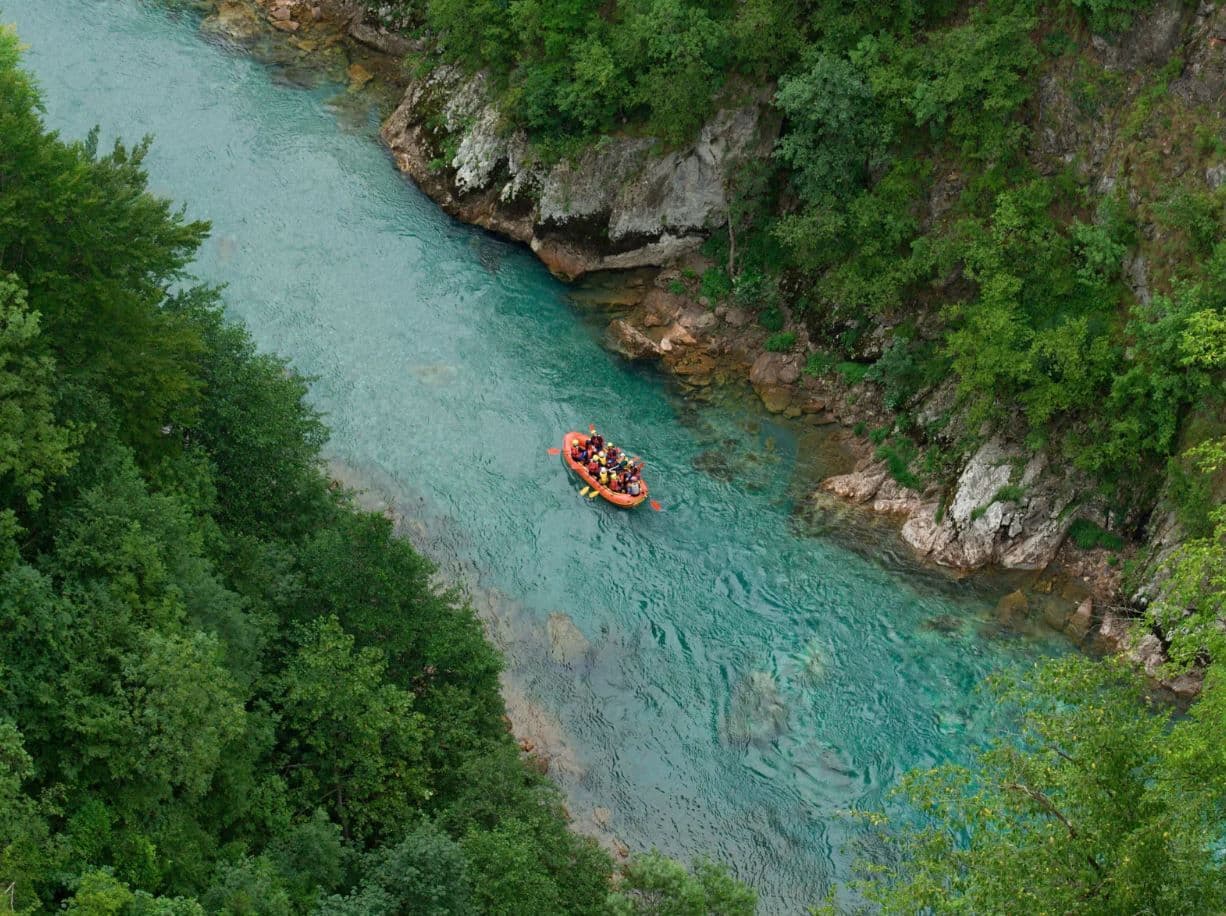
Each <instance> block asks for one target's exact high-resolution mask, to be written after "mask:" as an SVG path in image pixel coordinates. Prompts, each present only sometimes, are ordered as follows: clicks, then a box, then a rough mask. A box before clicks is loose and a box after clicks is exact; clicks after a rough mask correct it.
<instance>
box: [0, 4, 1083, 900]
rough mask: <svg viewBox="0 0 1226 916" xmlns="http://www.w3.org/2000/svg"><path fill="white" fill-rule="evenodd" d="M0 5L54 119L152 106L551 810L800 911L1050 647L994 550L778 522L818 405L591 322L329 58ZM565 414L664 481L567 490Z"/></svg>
mask: <svg viewBox="0 0 1226 916" xmlns="http://www.w3.org/2000/svg"><path fill="white" fill-rule="evenodd" d="M0 21H7V22H15V23H16V25H17V28H18V31H19V34H20V36H21V38H22V40H23V41H24V42H25V43H26V44H27V45H29V50H28V52H27V55H26V65H27V66H28V67H29V68H31V69H32V70H33V72H34V73H35V74H36V75H37V77H38V80H39V82H40V84H41V86H42V88H43V92H44V97H45V102H46V106H47V121H48V123H49V124H50V125H51V126H52V127H55V128H57V129H59V130H61V131H62V132H63V133H64V134H65V136H67V137H81V136H84V135H85V133H86V132H87V131H88V130H89V129H90V128H91V127H92V126H93V125H94V124H99V125H100V126H101V129H102V135H103V142H104V143H109V142H110V139H112V138H114V137H116V136H121V137H123V138H125V139H126V140H128V141H135V140H137V139H139V138H140V137H141V136H142V135H144V134H147V133H152V134H153V135H155V138H156V139H155V144H154V147H153V150H152V152H151V154H150V157H149V159H148V163H147V164H148V168H149V172H150V175H151V185H152V187H153V188H154V189H155V190H156V191H157V192H158V193H161V194H165V195H167V196H169V197H172V198H174V199H175V200H178V201H183V202H185V204H186V206H187V208H188V212H189V214H191V215H192V216H196V217H203V218H208V219H210V220H212V222H213V236H212V238H211V239H210V240H209V241H208V242H207V243H206V245H205V247H204V249H203V251H202V252H201V256H200V258H199V262H198V264H197V267H196V271H197V273H198V275H199V276H200V277H201V278H202V279H204V280H207V281H209V282H215V283H226V284H228V289H227V291H226V294H225V295H226V302H227V305H228V308H229V310H230V312H231V313H232V314H233V315H234V316H235V317H236V318H239V319H241V320H243V321H245V322H246V324H247V326H248V327H249V328H250V329H251V332H252V334H253V335H254V337H255V339H256V341H257V342H258V343H259V345H260V346H261V347H263V348H265V349H269V350H275V351H277V352H279V353H281V354H284V355H285V356H287V357H289V358H290V359H291V360H292V361H293V363H294V364H295V366H297V367H298V369H300V370H301V371H302V372H304V373H306V374H308V375H311V376H314V377H315V379H316V380H315V382H314V384H313V388H312V397H313V399H314V401H315V403H316V404H317V405H318V406H319V407H320V409H322V410H323V411H324V412H325V413H326V416H327V420H328V423H329V424H330V426H331V428H332V432H333V436H332V441H331V443H330V445H329V454H330V455H331V456H332V457H333V458H335V459H336V460H337V461H338V462H339V463H341V464H343V465H344V466H345V467H346V468H348V469H350V472H351V473H352V475H353V480H355V481H358V482H362V483H363V484H365V485H369V486H371V487H372V488H377V489H378V490H379V491H380V492H381V493H382V494H383V498H384V499H386V500H387V501H389V502H392V503H394V504H395V505H396V506H397V507H398V509H399V511H401V512H402V513H404V514H405V515H406V516H407V517H408V518H410V519H412V520H413V524H412V526H411V529H412V530H411V531H410V534H411V535H412V536H413V538H414V540H415V541H416V542H417V543H418V545H419V546H420V547H421V548H422V549H424V550H425V551H426V552H428V553H429V554H430V555H431V556H433V557H434V558H435V559H436V560H437V561H438V562H439V563H440V565H441V567H442V568H443V570H444V572H445V573H447V574H448V575H451V576H454V577H458V578H462V579H463V580H465V581H467V582H468V583H469V584H471V585H472V587H473V589H474V593H477V592H478V591H479V592H480V594H481V595H482V596H484V597H483V598H482V601H485V602H487V604H488V605H489V606H488V607H487V608H485V609H484V616H485V617H486V619H487V621H489V622H490V624H491V630H492V634H493V636H494V637H495V638H496V639H497V641H498V642H499V644H500V645H501V646H503V648H504V650H505V651H506V652H507V655H508V664H509V667H510V669H511V675H512V678H513V682H514V684H515V685H516V689H517V690H520V691H522V692H523V694H524V695H525V696H526V697H527V701H529V702H530V703H531V704H532V706H533V707H534V708H535V709H537V710H538V711H539V712H540V714H541V715H543V716H546V717H548V718H549V721H550V723H551V724H550V727H551V728H554V727H556V728H557V730H558V731H559V732H560V733H563V734H564V735H565V741H566V743H567V745H568V746H569V748H570V749H571V752H572V756H568V757H567V758H566V759H565V761H563V762H562V763H560V764H559V766H558V767H557V768H556V769H557V772H556V775H557V776H558V778H559V781H560V782H561V783H562V785H563V787H564V789H565V791H566V793H567V796H568V804H569V808H570V810H571V811H572V812H573V814H574V815H575V817H576V819H577V820H579V821H589V820H591V819H592V817H591V813H592V812H593V811H594V810H595V809H597V808H600V809H607V810H608V813H607V815H605V814H601V815H599V816H598V818H597V820H607V822H608V830H610V831H611V832H612V833H614V834H616V835H617V836H618V837H620V838H621V839H622V840H624V841H625V842H627V843H628V844H630V845H631V846H632V847H634V848H649V847H652V846H655V847H659V848H660V849H662V850H664V851H666V852H668V853H670V854H674V855H678V856H682V857H689V856H691V855H694V854H698V853H706V854H709V855H711V856H714V857H716V858H719V859H723V860H725V861H728V862H730V863H733V864H734V866H735V870H736V871H737V873H738V874H739V875H740V876H741V877H742V878H744V879H746V880H748V881H750V882H751V883H753V884H754V885H755V886H756V887H757V888H758V889H759V890H760V891H761V893H762V895H763V911H764V912H781V913H784V912H786V913H796V912H802V911H803V909H804V907H805V906H807V905H809V904H812V903H814V902H817V901H818V900H819V899H820V898H821V897H822V896H823V895H824V893H825V892H826V890H827V889H828V887H829V885H830V882H831V881H832V880H836V879H839V878H845V877H847V875H848V866H849V857H851V856H853V855H854V854H855V850H854V849H853V848H849V847H853V846H854V840H855V838H856V836H857V830H858V828H857V827H855V826H854V825H853V824H852V823H850V822H849V821H848V820H847V819H846V818H845V817H844V814H845V812H847V811H849V810H852V809H864V808H873V807H876V806H880V805H882V804H885V803H886V798H887V795H888V792H889V789H890V788H891V787H892V786H893V785H895V784H896V782H897V780H898V778H899V776H900V775H901V774H902V773H903V772H905V771H906V770H908V769H911V768H913V767H916V766H926V765H930V764H932V763H935V762H938V761H943V760H949V759H963V758H965V757H966V755H967V754H968V752H969V750H970V749H971V748H972V747H973V746H974V745H975V743H976V742H979V741H982V740H983V739H985V738H986V737H987V736H989V735H990V734H991V733H992V730H993V728H994V727H995V724H996V723H994V721H993V710H992V708H991V704H990V703H989V702H988V701H987V700H986V698H984V697H983V696H981V695H978V694H977V693H976V688H977V687H978V685H979V684H980V683H981V682H982V681H983V680H984V678H985V676H986V675H987V674H988V673H990V672H991V671H993V670H995V669H998V668H1000V667H1001V666H1005V665H1011V664H1021V663H1027V662H1028V661H1030V660H1032V659H1034V658H1037V657H1039V656H1041V655H1043V654H1045V653H1049V652H1053V651H1059V650H1060V648H1061V647H1062V645H1063V644H1062V642H1061V641H1059V640H1058V639H1057V638H1055V637H1054V636H1053V637H1051V638H1050V639H1047V638H1043V637H1041V636H1031V637H1027V638H1021V637H1018V636H1016V635H1011V634H1009V633H1006V632H1003V631H1001V630H999V629H998V628H997V627H996V626H995V624H994V622H993V616H992V608H993V604H994V599H995V598H996V597H998V596H999V594H1000V589H999V586H998V585H997V586H994V585H993V584H992V583H991V582H989V581H988V580H984V579H976V580H970V581H964V582H955V581H953V580H951V579H949V578H948V577H946V576H944V575H941V574H937V573H931V572H924V571H922V570H920V569H918V568H917V567H915V566H913V565H912V564H910V563H909V562H908V561H907V559H906V556H905V552H904V551H903V550H902V548H901V546H900V545H898V544H897V542H896V541H894V540H891V539H890V538H882V539H880V540H874V541H872V542H871V544H869V545H866V546H862V548H861V549H859V550H853V549H849V545H848V542H847V540H846V538H845V537H843V538H840V537H839V536H836V535H837V533H836V532H833V531H830V530H827V531H825V532H824V533H823V532H822V531H821V530H820V526H819V530H817V531H815V530H814V528H813V526H812V525H808V524H805V523H803V522H802V521H801V519H800V515H799V514H798V513H797V511H796V510H797V501H798V499H799V498H800V497H801V496H802V495H803V493H804V492H806V491H807V490H808V489H810V488H811V484H812V482H813V479H814V478H815V476H816V473H817V472H818V471H820V468H817V469H814V468H813V467H812V465H811V463H810V462H808V461H805V462H798V460H797V457H798V454H802V453H803V454H806V455H807V454H809V453H810V451H811V450H812V449H813V448H814V446H815V443H816V440H815V439H814V438H813V437H814V436H815V435H817V434H815V433H813V432H811V431H806V430H805V429H804V428H803V427H797V426H791V425H783V424H780V423H777V422H775V421H774V420H772V419H770V418H769V417H765V416H763V415H762V414H761V412H760V411H758V410H757V409H756V408H755V407H754V406H753V405H752V404H751V403H749V402H747V401H745V400H743V399H741V398H739V397H736V396H734V395H728V396H724V395H716V396H713V397H712V398H711V399H710V400H709V401H704V402H696V401H693V400H687V399H686V398H685V397H684V396H683V395H682V394H681V393H680V392H679V391H677V390H676V389H675V388H674V387H673V386H672V385H671V384H670V383H668V382H666V381H665V380H663V379H661V378H660V377H658V376H657V375H656V374H655V373H654V372H652V371H651V370H648V369H641V368H637V367H633V366H629V365H627V364H625V363H623V362H622V361H620V360H619V359H618V358H616V357H614V356H611V355H610V354H608V353H606V352H605V351H604V350H603V349H602V348H601V347H600V345H599V334H598V331H599V325H598V323H597V322H596V321H595V320H589V319H588V318H585V314H586V312H585V311H584V310H583V309H580V308H577V307H576V306H575V305H574V304H573V303H572V302H570V301H569V300H568V297H567V290H566V288H565V287H563V286H562V285H561V284H559V283H557V282H556V281H554V280H553V279H552V278H551V277H550V276H549V275H548V273H547V272H546V271H545V270H544V269H543V268H542V267H541V266H540V265H539V264H538V263H537V262H536V261H535V260H534V259H533V258H532V257H531V255H530V254H529V253H528V252H526V251H524V250H522V249H520V248H517V247H515V246H512V245H509V244H505V243H503V242H501V241H499V240H496V239H493V238H491V237H489V236H488V235H485V234H483V233H481V232H479V231H477V230H474V229H471V228H469V227H465V226H462V225H459V224H457V223H455V222H454V221H452V220H450V219H449V218H448V217H446V216H445V215H443V214H442V213H441V212H440V211H438V209H437V208H436V207H435V206H434V205H433V204H432V203H431V202H430V201H429V200H428V199H426V198H425V197H424V196H423V195H421V194H420V193H419V192H418V191H417V190H416V189H415V188H414V187H412V185H411V184H409V183H408V182H406V181H405V180H404V179H403V178H402V177H401V176H399V175H398V174H396V172H395V171H394V169H393V168H392V165H391V162H390V160H389V158H388V156H387V155H386V154H385V152H384V151H383V150H382V149H381V148H380V146H379V145H378V143H377V142H376V137H375V125H374V124H373V123H369V122H366V121H364V120H363V119H362V118H361V117H355V115H354V110H355V107H354V106H353V105H351V104H340V103H338V102H337V101H336V100H337V98H338V96H340V95H342V94H343V93H344V88H343V87H338V86H335V85H318V86H315V87H305V88H304V87H303V86H301V85H290V84H289V81H287V80H284V79H280V78H278V77H277V75H276V74H275V73H273V72H271V71H270V70H269V69H268V68H266V67H264V66H261V65H259V64H257V63H256V62H254V61H252V60H251V59H249V58H248V57H246V56H244V55H243V54H241V53H237V52H234V51H231V50H227V49H224V48H221V47H218V46H216V45H213V44H209V43H207V42H205V41H202V40H201V38H200V36H199V33H198V30H197V25H198V22H197V20H196V19H195V18H194V17H192V16H189V15H175V14H171V13H168V12H167V11H166V10H165V9H164V8H163V7H161V6H159V5H157V4H155V3H152V2H140V0H106V2H102V0H7V2H4V6H3V12H2V14H0ZM589 421H591V422H595V423H596V424H597V425H599V426H600V427H602V428H603V429H604V430H605V431H606V432H607V433H608V434H609V435H610V436H611V437H612V438H614V439H615V440H617V441H619V442H623V443H625V444H626V445H627V446H628V447H629V448H630V449H631V450H632V451H633V453H635V454H638V455H641V456H642V457H643V458H644V459H645V460H646V462H647V469H648V470H647V473H648V475H649V480H650V483H651V487H652V494H653V496H655V497H656V498H657V499H658V500H659V501H660V502H661V503H662V505H663V511H662V512H658V513H657V512H651V511H649V510H647V509H646V507H643V508H642V509H640V510H638V511H635V512H632V513H626V512H621V511H618V510H615V509H613V508H611V507H609V506H607V505H605V504H604V503H603V502H600V501H598V502H596V503H589V502H588V501H586V500H584V499H581V498H580V497H579V495H578V489H579V485H578V484H577V483H576V481H574V480H573V479H571V478H570V477H569V476H568V474H567V473H566V471H565V469H564V467H563V465H562V464H561V462H560V460H559V459H558V458H556V457H550V456H549V455H548V454H547V451H546V450H547V449H548V448H549V447H551V446H556V445H559V444H560V437H561V435H562V433H563V432H565V431H566V430H568V429H572V428H576V427H580V428H582V427H583V426H584V425H585V424H586V423H587V422H589ZM816 444H820V443H816ZM832 460H834V459H832ZM837 524H838V522H837V517H835V518H834V520H833V521H831V520H827V525H828V526H830V525H837ZM841 530H842V529H840V531H841ZM561 614H565V615H568V618H569V620H570V621H571V622H573V624H574V628H571V627H569V626H568V624H567V623H566V618H563V617H560V616H557V615H561ZM551 615H555V616H553V617H552V618H551ZM575 629H577V630H578V634H577V635H576V633H575V632H574V630H575ZM563 764H564V765H563Z"/></svg>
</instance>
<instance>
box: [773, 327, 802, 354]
mask: <svg viewBox="0 0 1226 916" xmlns="http://www.w3.org/2000/svg"><path fill="white" fill-rule="evenodd" d="M795 345H796V332H795V331H781V332H780V333H778V334H772V335H771V336H770V337H768V338H766V349H767V350H769V351H770V352H771V353H784V352H786V351H788V350H790V349H792V347H794V346H795Z"/></svg>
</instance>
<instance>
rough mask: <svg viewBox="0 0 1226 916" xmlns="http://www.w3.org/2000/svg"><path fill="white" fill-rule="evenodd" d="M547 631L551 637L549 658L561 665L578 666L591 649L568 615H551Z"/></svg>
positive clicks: (546, 626)
mask: <svg viewBox="0 0 1226 916" xmlns="http://www.w3.org/2000/svg"><path fill="white" fill-rule="evenodd" d="M545 629H546V632H547V633H548V635H549V657H550V658H552V659H553V660H554V661H555V662H557V663H558V664H560V665H566V666H568V667H570V666H573V665H576V664H578V663H579V662H581V661H582V660H583V659H584V657H585V656H586V655H587V653H588V651H589V650H590V649H591V643H589V642H588V641H587V637H586V636H584V635H583V633H582V631H580V629H579V628H578V627H577V626H575V622H574V621H573V620H571V619H570V616H569V615H567V614H563V613H560V612H555V613H553V614H550V615H549V620H548V622H547V623H546V624H545Z"/></svg>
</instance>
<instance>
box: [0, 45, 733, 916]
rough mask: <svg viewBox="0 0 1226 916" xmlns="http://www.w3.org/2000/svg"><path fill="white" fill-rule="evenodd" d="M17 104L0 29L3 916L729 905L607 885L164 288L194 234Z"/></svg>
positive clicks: (386, 535) (265, 413)
mask: <svg viewBox="0 0 1226 916" xmlns="http://www.w3.org/2000/svg"><path fill="white" fill-rule="evenodd" d="M39 108H40V102H39V97H38V93H37V91H36V89H35V88H34V86H33V85H32V83H31V81H30V80H29V78H28V77H27V76H26V75H24V74H23V73H22V72H21V70H20V69H19V67H18V52H17V41H16V38H15V37H14V36H13V35H12V34H10V33H9V32H7V31H0V912H14V913H36V912H51V911H59V910H64V911H66V912H71V913H80V914H91V916H102V914H163V916H170V914H176V916H190V914H203V913H205V912H208V913H230V914H256V913H258V914H262V916H277V914H292V913H321V914H322V913H328V914H338V913H346V914H354V916H356V914H362V916H377V914H392V913H402V912H414V913H418V912H420V913H448V914H454V913H476V912H482V913H486V912H488V913H508V914H509V913H544V912H549V913H553V912H568V913H570V912H573V913H598V912H607V911H608V910H609V908H610V907H612V908H616V909H617V911H619V912H627V913H634V912H642V911H644V909H645V908H648V907H650V906H656V905H659V904H661V901H663V902H665V903H667V901H669V900H673V899H685V900H705V901H708V903H709V904H710V906H711V907H712V908H721V907H722V908H723V909H725V910H726V911H728V912H741V913H743V912H749V911H751V910H752V908H753V895H752V893H751V892H748V891H746V890H745V889H744V888H743V887H741V886H739V885H737V884H736V883H735V882H732V881H731V880H730V879H728V878H727V876H726V875H724V873H723V872H722V870H720V869H718V868H715V867H711V866H707V865H702V866H699V867H698V868H696V869H695V870H694V871H692V872H691V871H688V870H686V869H685V868H683V867H681V866H678V865H676V864H675V863H669V862H667V861H665V860H660V859H659V858H657V857H646V858H645V859H644V860H643V861H642V862H640V863H636V864H635V865H634V866H633V867H631V868H630V869H628V871H627V874H626V876H625V879H624V880H623V882H622V883H621V884H620V885H619V887H618V889H617V890H616V891H611V889H610V876H611V872H612V863H611V861H610V858H609V857H608V856H607V855H606V854H605V853H604V852H603V851H602V850H600V849H599V848H598V847H597V846H596V844H595V843H593V842H592V841H591V840H587V839H584V838H581V837H579V836H577V835H576V834H574V833H572V832H571V831H569V830H568V829H567V821H566V817H565V815H564V812H563V810H562V806H561V802H560V799H559V797H558V794H557V791H556V789H555V788H554V787H553V786H552V784H551V783H550V782H549V781H548V780H546V779H545V778H544V777H542V776H540V775H538V774H536V773H535V772H534V771H532V770H531V769H529V768H528V767H527V766H525V763H524V761H523V760H522V759H521V755H520V752H519V749H518V748H517V747H516V745H515V744H514V742H513V740H512V739H511V737H510V736H509V734H508V733H507V728H506V725H505V722H504V711H503V704H502V701H501V698H500V696H499V693H498V672H499V666H500V662H499V658H498V657H497V655H496V653H495V652H494V650H493V649H492V648H491V647H490V646H489V645H488V643H487V642H486V641H485V640H484V638H483V634H482V630H481V627H480V624H479V623H478V621H477V620H476V619H475V618H474V616H473V614H472V611H471V610H470V609H469V608H468V607H467V606H466V605H465V604H463V603H462V602H461V601H459V600H458V599H457V597H456V596H454V595H451V594H447V593H439V592H438V591H437V590H436V589H435V588H434V587H433V586H432V585H431V582H430V577H431V573H432V569H431V566H430V564H429V563H428V562H427V561H426V560H424V559H423V558H422V557H421V556H419V555H417V554H416V553H415V552H414V551H413V550H412V548H411V547H410V546H409V545H408V544H407V543H406V542H404V541H402V540H397V539H396V538H394V537H393V536H392V529H391V524H390V522H389V521H388V520H387V519H385V518H384V517H382V516H379V515H373V514H369V513H366V512H362V511H360V510H358V509H357V508H355V506H354V505H353V503H352V502H351V501H350V499H349V498H348V497H347V495H346V494H344V493H342V492H338V491H336V490H335V489H334V488H333V486H331V485H330V483H329V481H328V480H327V478H326V477H325V476H324V475H323V474H322V473H321V463H320V447H321V445H322V443H323V442H324V440H325V437H326V430H325V428H324V427H323V425H322V424H321V422H320V419H319V417H318V416H317V415H316V414H315V413H314V412H313V411H312V409H311V408H310V407H309V406H308V405H307V404H306V402H305V400H304V397H305V395H306V391H307V386H306V382H305V381H304V380H303V379H302V378H301V377H299V376H298V375H296V374H295V373H294V372H293V371H292V369H291V368H290V367H289V366H287V365H286V364H285V363H284V362H282V361H281V360H279V359H277V358H275V357H272V356H268V355H264V354H260V353H257V352H256V351H255V349H254V347H253V345H252V343H251V341H250V339H249V337H248V336H247V334H246V332H245V331H244V330H243V329H241V328H239V327H236V326H234V325H232V324H230V323H228V322H226V321H225V320H224V319H223V317H222V315H221V311H220V305H219V299H218V294H217V291H216V290H212V289H209V288H206V287H202V286H198V285H195V284H194V283H193V280H192V278H191V277H190V276H189V275H188V274H187V273H185V268H186V266H187V265H188V263H189V261H190V260H191V259H192V257H193V256H194V254H195V252H196V250H197V247H198V246H199V244H200V243H201V240H202V239H203V238H204V236H205V233H206V231H207V226H206V225H205V224H203V223H199V222H192V221H189V220H187V219H186V218H185V216H184V215H183V213H182V212H181V211H175V210H173V209H172V208H171V206H170V205H169V204H168V203H167V202H165V201H163V200H160V199H158V198H155V197H153V196H152V195H150V194H149V193H148V191H147V187H146V178H145V174H144V171H143V168H142V159H143V157H144V154H145V151H146V147H145V145H143V144H142V145H139V146H136V147H124V146H116V147H115V148H114V149H113V150H112V151H110V152H106V153H100V152H99V151H98V150H97V149H96V137H91V138H90V139H88V140H87V141H85V142H75V143H69V142H65V141H64V140H61V139H60V138H59V137H57V136H56V135H55V134H52V133H49V132H48V131H46V130H45V129H44V127H43V125H42V123H41V119H40V117H39Z"/></svg>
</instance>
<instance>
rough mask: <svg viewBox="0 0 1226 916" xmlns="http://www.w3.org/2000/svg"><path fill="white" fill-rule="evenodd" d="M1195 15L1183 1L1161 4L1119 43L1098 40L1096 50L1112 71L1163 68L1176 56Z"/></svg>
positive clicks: (1142, 18) (1139, 21) (1096, 40)
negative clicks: (1185, 30) (1163, 65)
mask: <svg viewBox="0 0 1226 916" xmlns="http://www.w3.org/2000/svg"><path fill="white" fill-rule="evenodd" d="M1193 15H1194V10H1193V9H1192V8H1190V7H1189V6H1188V4H1186V3H1184V2H1183V0H1162V2H1160V3H1158V4H1155V6H1154V8H1153V9H1151V10H1149V11H1148V12H1146V13H1143V14H1141V15H1139V16H1137V18H1136V21H1135V22H1134V23H1133V25H1132V28H1130V29H1129V30H1128V31H1127V32H1125V33H1124V34H1123V35H1121V36H1119V38H1118V40H1113V41H1106V40H1101V39H1099V38H1096V39H1095V46H1096V47H1098V48H1099V49H1100V51H1101V53H1102V55H1103V63H1104V64H1105V65H1106V66H1108V67H1110V68H1112V69H1119V70H1136V69H1138V68H1141V67H1146V68H1150V67H1160V66H1162V64H1164V63H1166V62H1167V61H1168V60H1169V59H1170V57H1171V55H1172V54H1173V53H1174V52H1175V48H1176V47H1178V45H1179V43H1180V40H1181V39H1182V38H1183V33H1184V29H1185V28H1186V26H1187V25H1188V23H1189V22H1190V21H1191V20H1192V17H1193Z"/></svg>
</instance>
